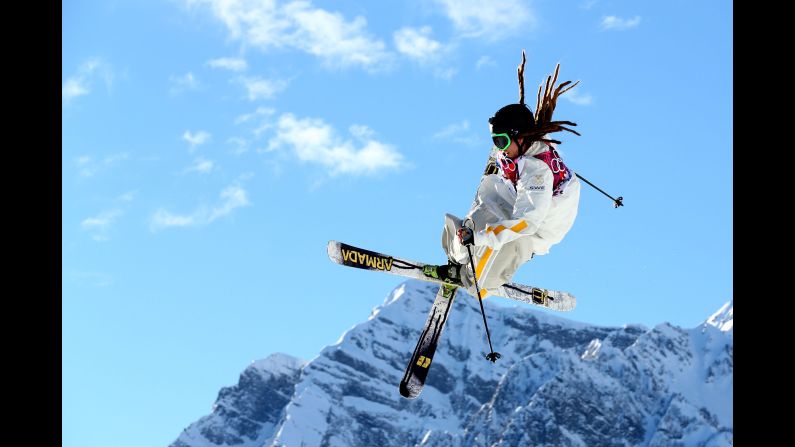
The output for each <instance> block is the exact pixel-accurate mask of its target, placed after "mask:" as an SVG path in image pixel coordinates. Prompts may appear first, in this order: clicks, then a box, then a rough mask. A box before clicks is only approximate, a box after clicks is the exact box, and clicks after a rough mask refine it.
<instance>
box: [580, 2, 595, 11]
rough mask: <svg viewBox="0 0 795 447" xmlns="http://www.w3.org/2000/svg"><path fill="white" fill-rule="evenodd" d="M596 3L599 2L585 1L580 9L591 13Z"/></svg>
mask: <svg viewBox="0 0 795 447" xmlns="http://www.w3.org/2000/svg"><path fill="white" fill-rule="evenodd" d="M596 3H598V2H597V0H585V1H584V2H582V3H581V4H580V9H584V10H586V11H589V10H590V9H591V8H593V7H594V5H595V4H596Z"/></svg>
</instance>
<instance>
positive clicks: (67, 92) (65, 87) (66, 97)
mask: <svg viewBox="0 0 795 447" xmlns="http://www.w3.org/2000/svg"><path fill="white" fill-rule="evenodd" d="M98 76H99V77H102V78H103V79H104V80H105V85H106V87H107V88H108V90H110V88H111V86H112V85H113V71H112V70H111V67H110V65H108V64H107V63H106V62H104V61H103V60H102V59H100V58H91V59H88V60H87V61H85V62H84V63H82V64H81V65H80V67H78V69H77V73H75V74H74V75H72V76H71V77H69V78H67V79H66V80H65V81H63V84H61V101H62V105H67V104H69V103H70V102H71V101H72V100H73V99H75V98H77V97H79V96H83V95H87V94H89V93H91V88H92V85H93V83H94V79H95V78H96V77H98Z"/></svg>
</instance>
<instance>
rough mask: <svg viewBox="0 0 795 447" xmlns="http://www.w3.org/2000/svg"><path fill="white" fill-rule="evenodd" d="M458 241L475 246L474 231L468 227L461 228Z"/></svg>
mask: <svg viewBox="0 0 795 447" xmlns="http://www.w3.org/2000/svg"><path fill="white" fill-rule="evenodd" d="M457 234H458V241H459V242H461V244H463V245H473V244H474V243H475V236H474V235H473V234H472V230H470V229H469V228H467V227H461V228H459V229H458V232H457Z"/></svg>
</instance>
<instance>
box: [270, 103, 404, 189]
mask: <svg viewBox="0 0 795 447" xmlns="http://www.w3.org/2000/svg"><path fill="white" fill-rule="evenodd" d="M352 129H353V132H354V133H355V134H354V136H355V137H356V138H357V139H360V138H362V137H363V136H365V137H366V138H365V139H364V140H362V141H359V144H358V145H357V144H354V143H353V142H352V141H350V140H347V139H343V138H341V137H340V136H339V135H337V132H336V131H335V130H334V128H333V127H331V126H330V125H328V124H326V123H324V122H323V120H321V119H315V118H304V119H299V118H296V117H295V116H293V115H292V114H289V113H287V114H284V115H282V116H281V117H280V118H279V120H278V123H277V126H276V136H275V137H273V138H272V139H271V140H270V142H269V146H268V151H273V150H277V149H282V148H285V149H288V150H289V151H290V152H291V153H292V154H293V155H294V156H295V157H296V158H298V160H300V161H302V162H306V163H313V164H319V165H322V166H324V167H325V168H327V169H328V171H329V174H330V175H331V176H336V175H339V174H352V175H362V174H375V173H378V172H381V171H383V170H384V169H396V168H399V167H401V166H402V165H403V155H402V154H400V153H399V152H398V151H397V150H395V148H394V147H392V146H391V145H389V144H385V143H381V142H379V141H376V140H374V139H372V133H370V132H371V131H369V129H368V130H367V131H363V129H365V128H364V127H362V126H353V127H352ZM296 135H300V136H301V138H296Z"/></svg>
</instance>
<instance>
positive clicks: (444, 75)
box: [433, 67, 458, 81]
mask: <svg viewBox="0 0 795 447" xmlns="http://www.w3.org/2000/svg"><path fill="white" fill-rule="evenodd" d="M456 73H458V70H457V69H455V68H450V67H448V68H438V67H437V68H435V69H434V70H433V75H434V76H436V77H437V78H441V79H446V80H448V81H449V80H450V79H452V78H453V76H455V75H456Z"/></svg>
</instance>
